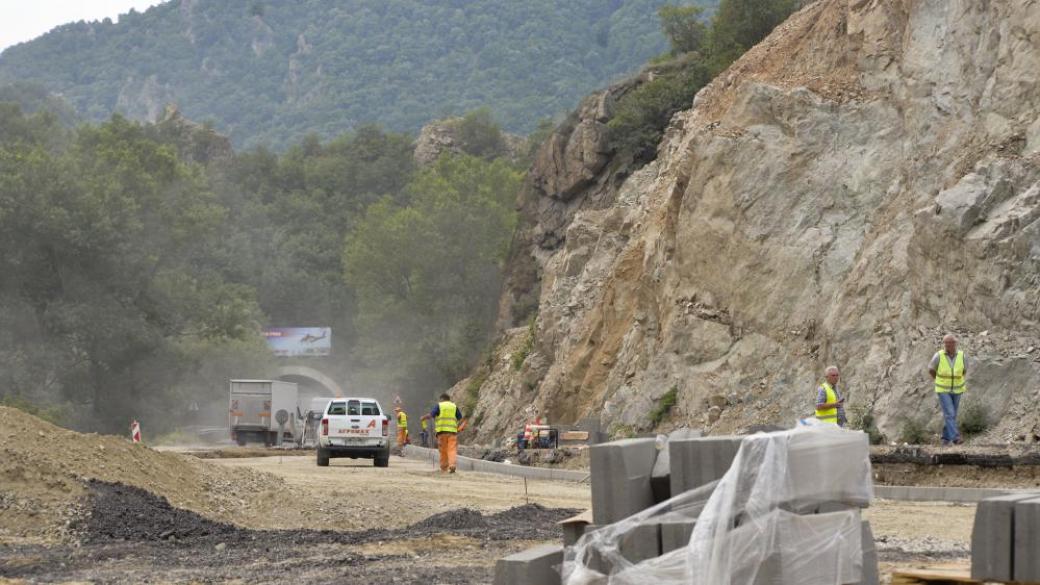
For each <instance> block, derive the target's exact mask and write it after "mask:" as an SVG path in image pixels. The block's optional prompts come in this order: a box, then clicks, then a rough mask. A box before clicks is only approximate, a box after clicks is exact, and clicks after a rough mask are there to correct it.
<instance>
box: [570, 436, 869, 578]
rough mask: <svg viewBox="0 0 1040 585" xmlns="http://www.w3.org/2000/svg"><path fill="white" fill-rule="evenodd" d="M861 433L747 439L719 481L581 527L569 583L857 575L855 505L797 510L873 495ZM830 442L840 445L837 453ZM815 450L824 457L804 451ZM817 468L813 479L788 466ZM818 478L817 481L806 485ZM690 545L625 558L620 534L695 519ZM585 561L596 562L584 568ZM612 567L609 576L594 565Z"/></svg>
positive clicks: (859, 562) (858, 538)
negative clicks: (793, 507) (587, 529)
mask: <svg viewBox="0 0 1040 585" xmlns="http://www.w3.org/2000/svg"><path fill="white" fill-rule="evenodd" d="M865 441H866V438H865V436H863V434H862V433H856V432H851V431H844V430H841V429H839V428H837V427H832V426H825V427H823V426H821V427H801V428H798V429H793V430H790V431H782V432H776V433H768V434H757V435H752V436H749V437H746V438H745V439H744V441H743V443H742V444H741V447H740V450H739V452H738V453H737V455H736V457H735V458H734V460H733V465H732V466H731V467H730V469H729V471H728V472H726V474H725V475H724V476H723V477H722V479H720V480H719V481H717V482H714V483H711V484H708V485H705V486H702V487H700V488H697V489H693V490H689V491H686V492H684V493H681V494H677V495H675V496H674V497H672V498H671V499H669V500H667V501H665V502H662V503H660V504H658V505H656V506H653V507H651V508H649V509H646V510H644V511H642V512H639V513H637V514H634V515H632V516H630V517H628V518H626V519H624V520H621V521H619V522H616V523H614V524H611V525H609V526H604V527H602V528H600V529H598V530H596V531H595V532H591V533H587V534H585V535H584V536H583V537H582V538H581V539H579V540H578V542H577V544H576V545H575V546H573V547H569V548H568V549H567V551H566V552H565V555H564V563H563V583H564V584H566V585H592V584H596V585H642V584H645V583H655V584H658V585H681V584H682V585H686V584H690V583H693V584H701V585H716V584H727V585H762V584H773V583H776V584H779V583H785V584H787V583H791V584H792V585H793V584H794V583H798V584H819V585H825V584H826V585H833V584H835V583H857V582H859V581H860V579H861V578H862V566H863V544H862V542H861V540H862V536H861V534H862V525H861V519H860V515H859V511H858V510H856V509H849V510H846V511H841V512H834V513H830V514H817V515H812V516H800V515H798V514H795V513H792V512H789V511H787V510H785V509H784V508H788V507H789V506H790V504H791V502H797V503H800V504H806V505H808V504H809V503H810V502H814V501H821V502H822V501H827V500H829V499H831V498H832V497H833V495H834V494H839V495H840V497H841V499H842V500H843V501H848V502H857V503H858V502H869V501H870V499H871V497H872V495H873V485H872V483H871V474H870V458H869V454H868V453H867V452H866V451H865V450H860V448H859V445H861V444H862V445H866V442H865ZM828 448H833V449H835V450H836V451H838V452H841V453H843V454H844V455H843V458H842V459H841V460H840V461H839V460H835V459H834V458H832V457H830V456H829V454H828ZM812 454H815V455H817V456H819V457H820V458H821V459H822V460H823V462H824V464H816V463H813V462H811V461H809V460H808V459H807V458H808V457H810V456H811V455H812ZM808 473H815V474H816V475H815V476H812V477H804V478H799V477H794V476H793V474H799V475H801V474H808ZM812 482H815V483H816V484H818V485H817V486H810V485H808V484H809V483H812ZM694 520H696V523H695V524H694V527H693V534H692V536H691V538H690V540H689V543H688V544H687V545H686V546H685V547H683V548H679V549H677V550H673V551H671V552H668V553H666V554H664V555H661V556H658V557H656V558H651V559H646V560H642V561H640V562H630V561H628V560H627V559H626V558H625V556H624V555H623V554H622V550H621V546H620V542H621V541H622V537H623V535H626V534H629V533H630V532H632V530H633V529H634V528H636V527H639V526H644V525H651V524H664V523H675V522H693V521H694ZM590 564H593V565H595V566H594V567H593V566H590ZM605 567H609V570H608V571H609V574H604V573H603V572H601V571H599V570H597V569H603V568H605Z"/></svg>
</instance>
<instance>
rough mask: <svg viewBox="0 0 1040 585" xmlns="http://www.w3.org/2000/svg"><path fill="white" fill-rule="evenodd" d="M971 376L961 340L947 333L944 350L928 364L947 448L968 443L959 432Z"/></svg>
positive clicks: (943, 441)
mask: <svg viewBox="0 0 1040 585" xmlns="http://www.w3.org/2000/svg"><path fill="white" fill-rule="evenodd" d="M967 374H968V370H967V368H966V367H965V364H964V352H963V351H959V350H958V349H957V337H956V336H955V335H954V334H952V333H947V334H946V336H945V337H943V349H941V350H939V351H937V352H935V355H934V356H932V361H931V362H930V363H929V364H928V375H929V376H931V377H932V379H933V380H935V395H936V396H938V397H939V408H941V409H942V413H943V431H942V444H943V445H949V444H951V443H953V444H955V445H960V444H961V443H963V442H964V440H963V439H961V432H960V430H959V429H958V428H957V412H958V411H959V410H960V406H961V394H964V391H965V390H967V386H965V384H964V379H965V377H966V376H967Z"/></svg>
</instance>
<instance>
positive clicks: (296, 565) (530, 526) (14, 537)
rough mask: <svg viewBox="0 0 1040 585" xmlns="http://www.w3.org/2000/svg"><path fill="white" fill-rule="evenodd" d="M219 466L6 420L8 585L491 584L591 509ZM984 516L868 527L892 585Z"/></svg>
mask: <svg viewBox="0 0 1040 585" xmlns="http://www.w3.org/2000/svg"><path fill="white" fill-rule="evenodd" d="M56 445H58V446H60V448H56V447H55V446H56ZM187 451H188V452H189V453H190V452H191V451H192V450H191V449H188V450H187ZM209 451H210V452H209V454H207V455H205V456H206V457H210V458H209V459H202V458H199V457H196V456H195V455H191V454H189V453H183V452H169V451H159V450H155V449H151V448H149V447H147V446H144V445H134V444H131V443H130V442H129V441H127V440H126V439H124V438H122V437H113V436H104V435H93V434H79V433H75V432H72V431H69V430H66V429H62V428H59V427H54V426H52V425H49V424H48V423H46V422H44V421H41V420H39V419H37V418H35V417H32V416H29V415H26V414H25V413H21V412H20V411H16V410H14V409H9V408H5V407H0V583H19V582H34V583H35V582H41V583H73V582H76V583H82V582H92V583H143V582H148V583H196V582H197V583H225V582H227V583H274V582H285V581H286V578H287V577H288V578H289V580H290V581H292V582H304V581H310V580H319V581H321V582H330V583H348V584H350V583H358V584H360V583H376V582H379V583H433V584H436V583H441V584H445V583H453V584H459V585H468V584H478V583H480V584H484V583H491V582H492V579H493V571H494V564H495V561H496V560H497V559H499V558H501V557H503V556H506V555H508V554H511V553H513V552H517V551H520V550H523V549H525V548H528V547H529V546H531V545H532V544H535V543H542V542H558V541H559V538H560V532H559V530H558V528H557V526H556V523H557V522H558V521H559V520H561V519H563V518H565V517H569V516H570V515H573V514H575V513H577V512H578V511H580V510H584V509H587V508H588V506H589V503H590V488H589V486H588V485H587V484H584V483H577V482H548V481H534V480H528V481H527V482H526V483H525V482H524V480H523V479H521V478H518V477H512V476H503V475H491V474H478V473H459V474H454V475H442V474H440V473H439V472H438V471H437V470H436V469H435V468H434V467H433V466H432V465H431V464H430V463H427V462H419V461H414V460H407V459H402V458H399V457H393V458H392V460H391V463H390V467H389V468H385V469H380V468H376V467H374V466H373V465H372V462H371V461H368V460H349V459H336V460H333V462H332V465H331V466H330V467H327V468H319V467H317V466H316V464H315V458H314V454H313V452H307V451H286V452H280V451H273V450H259V452H258V450H257V448H254V447H247V448H237V447H232V446H226V447H221V448H219V449H216V450H214V449H210V450H209ZM258 454H262V455H266V456H261V457H257V456H255V455H258ZM242 455H245V456H242ZM974 511H975V507H974V506H973V505H963V504H960V505H959V504H942V503H903V502H886V501H876V502H875V504H874V505H873V506H872V507H871V508H869V509H867V510H866V511H865V512H864V513H865V515H866V517H867V518H869V519H870V520H871V522H872V524H873V526H874V533H875V536H876V539H877V546H878V549H879V552H880V559H881V563H882V570H883V571H884V572H885V573H888V572H889V571H890V570H891V569H892V568H895V567H900V568H902V567H915V566H916V567H920V566H929V565H933V564H936V563H949V562H954V563H957V562H960V563H964V562H966V561H967V559H968V550H969V540H970V534H971V527H972V522H973V517H974Z"/></svg>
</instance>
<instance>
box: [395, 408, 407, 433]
mask: <svg viewBox="0 0 1040 585" xmlns="http://www.w3.org/2000/svg"><path fill="white" fill-rule="evenodd" d="M397 426H399V427H401V428H402V429H407V428H408V415H407V414H405V413H404V411H403V410H402V411H400V412H398V413H397Z"/></svg>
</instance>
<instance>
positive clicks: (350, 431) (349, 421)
mask: <svg viewBox="0 0 1040 585" xmlns="http://www.w3.org/2000/svg"><path fill="white" fill-rule="evenodd" d="M335 457H350V458H351V459H358V458H365V459H373V460H375V464H376V467H386V466H388V465H389V464H390V417H388V416H386V415H385V414H383V409H382V408H381V407H380V406H379V401H377V400H376V399H375V398H335V399H333V400H332V401H330V402H329V403H328V405H327V406H326V407H325V412H324V414H323V415H322V417H321V429H320V431H319V434H318V466H319V467H327V466H328V464H329V459H332V458H335Z"/></svg>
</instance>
